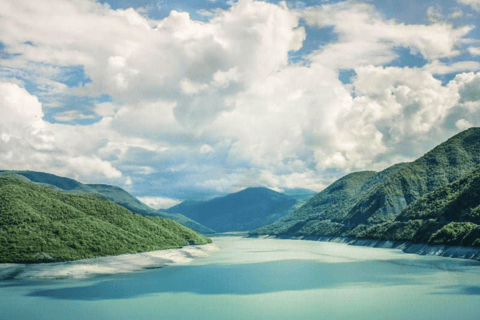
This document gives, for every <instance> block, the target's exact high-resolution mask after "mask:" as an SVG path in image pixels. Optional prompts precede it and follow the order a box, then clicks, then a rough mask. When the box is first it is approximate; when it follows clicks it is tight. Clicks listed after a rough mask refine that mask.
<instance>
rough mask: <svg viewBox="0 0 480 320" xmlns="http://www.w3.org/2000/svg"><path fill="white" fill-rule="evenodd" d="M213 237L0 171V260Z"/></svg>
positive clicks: (68, 256) (139, 248)
mask: <svg viewBox="0 0 480 320" xmlns="http://www.w3.org/2000/svg"><path fill="white" fill-rule="evenodd" d="M209 242H211V240H210V239H208V238H206V237H205V236H203V235H200V234H198V233H196V232H194V231H192V230H190V229H188V228H186V227H184V226H182V225H180V224H179V223H177V222H174V221H171V220H167V219H162V218H159V217H144V216H141V215H138V214H134V213H132V212H131V211H129V210H127V209H125V208H124V207H122V206H119V205H117V204H115V203H113V202H111V201H108V200H106V199H97V198H95V197H91V196H90V194H84V195H78V194H72V193H68V192H65V191H61V190H59V189H58V190H53V189H52V188H50V187H47V186H44V185H40V184H35V183H33V182H31V181H27V180H26V179H22V178H21V179H18V177H16V174H15V173H5V172H3V173H2V174H1V175H0V244H1V245H0V263H5V262H15V263H32V262H51V261H67V260H77V259H84V258H92V257H97V256H105V255H118V254H123V253H137V252H143V251H153V250H161V249H168V248H178V247H181V246H184V245H188V244H191V243H198V244H202V243H209Z"/></svg>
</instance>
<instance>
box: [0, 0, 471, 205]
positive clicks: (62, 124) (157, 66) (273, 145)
mask: <svg viewBox="0 0 480 320" xmlns="http://www.w3.org/2000/svg"><path fill="white" fill-rule="evenodd" d="M460 2H462V3H464V4H467V5H471V6H472V7H474V8H476V7H477V6H478V3H476V2H475V1H466V0H465V1H464V0H461V1H460ZM425 16H427V12H426V13H425ZM457 16H458V14H457ZM438 20H440V19H438ZM438 20H435V21H434V22H430V23H429V24H405V23H402V22H398V21H396V20H393V19H387V18H385V16H384V15H383V14H381V13H380V12H379V11H378V10H377V8H376V7H375V6H373V5H372V4H365V3H359V2H350V1H348V2H337V3H333V4H325V5H319V6H315V7H305V8H303V7H302V8H292V6H290V5H289V4H287V3H285V2H281V3H279V4H273V3H268V2H263V1H253V0H239V1H238V2H235V3H232V4H231V6H230V7H229V8H228V9H217V10H214V11H210V13H209V17H208V19H207V20H206V21H203V20H202V21H199V20H195V19H193V18H192V16H191V15H190V13H188V12H179V11H175V10H172V11H171V12H170V14H169V15H168V16H167V17H165V18H162V19H158V20H156V19H152V18H148V17H147V16H146V15H144V14H142V10H139V9H138V10H135V9H133V8H128V9H112V8H110V7H109V6H108V5H106V4H100V3H98V2H96V1H93V0H75V1H64V0H54V1H51V0H50V1H46V0H38V1H26V0H25V1H22V0H19V1H16V2H15V4H13V3H9V2H3V3H2V4H0V41H1V43H2V44H3V47H4V48H3V55H2V60H1V67H2V72H1V73H0V75H1V78H0V79H1V81H2V82H1V83H0V97H1V98H0V139H1V141H2V144H1V145H0V162H1V166H2V168H3V169H30V170H40V171H48V172H52V173H56V174H61V175H66V176H70V177H74V178H77V179H80V180H82V181H85V182H97V181H105V180H106V181H109V182H110V183H114V184H118V185H120V186H122V187H125V188H127V189H128V190H130V191H132V192H134V193H135V194H136V195H138V196H142V197H144V198H143V199H144V200H145V201H146V202H148V203H150V204H151V205H153V206H157V207H159V206H162V205H164V204H163V202H164V201H163V202H162V199H166V198H174V199H188V198H202V197H210V196H213V195H218V194H223V193H227V192H233V191H237V190H240V189H241V188H245V187H248V186H257V185H262V186H266V187H270V188H273V189H276V190H285V189H293V188H310V189H314V190H321V189H322V188H324V187H325V186H326V185H328V184H329V183H330V182H332V181H333V180H334V179H336V178H338V177H339V176H341V175H342V174H345V173H348V172H351V171H354V170H367V169H368V170H372V169H373V170H380V169H383V168H385V167H386V166H388V165H391V164H393V163H397V162H400V161H409V160H412V159H414V158H416V157H418V156H420V155H422V154H423V153H425V152H426V151H428V149H429V148H431V147H433V146H434V145H436V144H438V143H440V142H441V141H443V140H444V139H446V138H447V137H449V136H451V135H453V134H454V133H457V132H459V131H460V130H463V129H465V128H468V127H470V126H475V125H477V126H478V125H480V111H479V110H480V102H479V101H480V96H479V95H478V92H480V74H479V73H478V70H479V69H480V62H479V61H478V54H477V51H478V46H476V43H477V42H475V40H472V39H471V38H469V34H470V33H471V32H472V30H473V28H474V26H472V25H462V26H454V25H453V24H451V23H447V22H442V21H438ZM324 31H328V32H331V33H332V34H333V35H334V37H332V40H330V41H329V42H326V43H322V44H318V45H317V46H315V47H314V48H313V50H310V51H309V52H305V51H303V50H305V47H306V46H307V44H308V43H309V37H313V36H314V34H315V33H317V32H324ZM399 49H403V50H404V51H399ZM401 52H404V53H402V54H404V55H407V56H408V57H409V58H412V57H413V58H415V57H416V58H417V59H420V58H421V60H422V61H423V63H422V65H419V66H408V65H402V64H400V65H399V64H398V63H397V64H396V62H397V61H399V59H400V60H401V59H402V56H401V55H400V54H401ZM467 53H469V54H470V56H468V57H467V58H460V60H458V59H457V58H458V57H463V56H465V55H466V54H467ZM294 54H298V55H300V56H301V58H300V59H297V60H294V61H292V59H291V57H292V56H294ZM475 57H476V58H475ZM475 59H476V60H475ZM67 71H68V72H70V73H72V72H77V73H78V74H80V75H78V76H77V78H75V77H74V78H75V79H76V81H75V83H69V81H71V80H72V77H71V76H70V77H69V76H67V74H69V73H68V72H67ZM344 72H349V73H350V74H351V77H350V78H349V79H348V81H345V80H343V79H342V77H341V75H342V74H343V73H344ZM442 75H450V78H448V79H447V80H445V79H443V78H441V76H442ZM67 80H68V81H67ZM105 96H106V97H108V99H106V100H105V99H104V100H105V101H103V100H102V99H100V98H99V97H105ZM82 99H83V100H82ZM78 101H80V102H78ZM82 121H85V122H82ZM167 200H168V199H167Z"/></svg>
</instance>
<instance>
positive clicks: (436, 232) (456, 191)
mask: <svg viewBox="0 0 480 320" xmlns="http://www.w3.org/2000/svg"><path fill="white" fill-rule="evenodd" d="M352 235H353V236H355V237H357V238H368V239H378V240H387V239H388V240H396V241H411V242H421V243H429V244H445V245H461V246H474V247H480V166H477V167H476V168H475V169H474V170H473V171H472V172H470V173H469V174H467V175H465V176H464V177H462V178H460V179H458V180H456V181H454V182H453V183H450V184H447V185H445V186H443V187H440V188H437V189H436V190H435V191H432V192H430V193H428V194H426V195H425V196H423V197H422V198H420V199H418V200H416V201H414V202H412V203H411V204H410V205H409V206H407V207H406V208H405V209H403V210H402V212H401V213H400V214H399V215H398V216H397V217H396V218H395V219H394V220H393V221H387V222H384V223H381V224H374V225H371V226H369V227H366V226H365V227H363V230H361V229H360V228H357V229H356V230H355V232H354V233H353V234H352Z"/></svg>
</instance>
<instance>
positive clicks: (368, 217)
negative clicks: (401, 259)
mask: <svg viewBox="0 0 480 320" xmlns="http://www.w3.org/2000/svg"><path fill="white" fill-rule="evenodd" d="M478 164H480V128H471V129H468V130H465V131H463V132H461V133H459V134H457V135H456V136H454V137H452V138H450V139H449V140H447V141H446V142H444V143H442V144H440V145H439V146H437V147H436V148H434V149H433V150H431V151H430V152H428V153H427V154H425V155H424V156H422V157H420V158H419V159H417V160H415V161H413V162H409V163H401V164H397V165H394V166H391V167H389V168H387V169H385V170H383V171H381V172H378V173H375V172H363V173H362V172H359V173H354V174H350V175H347V176H345V177H343V178H341V179H340V180H338V181H336V182H334V183H333V184H332V185H331V186H329V187H328V188H326V189H325V190H323V191H322V192H320V193H319V194H317V195H316V196H315V197H313V198H311V199H310V200H309V201H308V202H307V203H306V204H305V205H303V206H302V207H300V208H298V209H297V210H295V211H294V212H292V213H290V214H289V215H287V216H286V217H284V218H283V219H282V220H280V221H278V222H277V223H275V224H273V225H270V226H265V227H263V228H260V229H257V230H255V231H254V232H252V235H258V234H271V235H278V236H304V237H308V236H354V237H355V236H358V235H362V232H363V231H365V230H367V229H369V228H370V227H372V226H374V225H381V224H382V223H385V222H391V221H394V220H395V219H396V218H397V216H399V214H401V212H402V210H404V209H405V208H406V207H407V206H409V205H410V204H412V203H413V202H414V201H415V200H418V199H420V198H422V197H423V196H425V195H427V194H428V193H430V192H434V191H435V190H437V189H438V188H441V187H444V186H446V185H448V184H449V183H452V182H454V181H455V180H457V179H460V178H462V177H463V176H464V175H465V174H467V173H469V172H470V171H471V170H472V168H474V167H475V166H476V165H478ZM370 234H371V233H370ZM363 235H365V234H363Z"/></svg>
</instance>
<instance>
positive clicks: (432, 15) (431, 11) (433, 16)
mask: <svg viewBox="0 0 480 320" xmlns="http://www.w3.org/2000/svg"><path fill="white" fill-rule="evenodd" d="M427 15H428V19H429V20H430V22H438V21H440V20H442V19H443V15H442V13H441V12H440V11H439V9H438V8H437V7H434V6H431V7H428V9H427Z"/></svg>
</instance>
